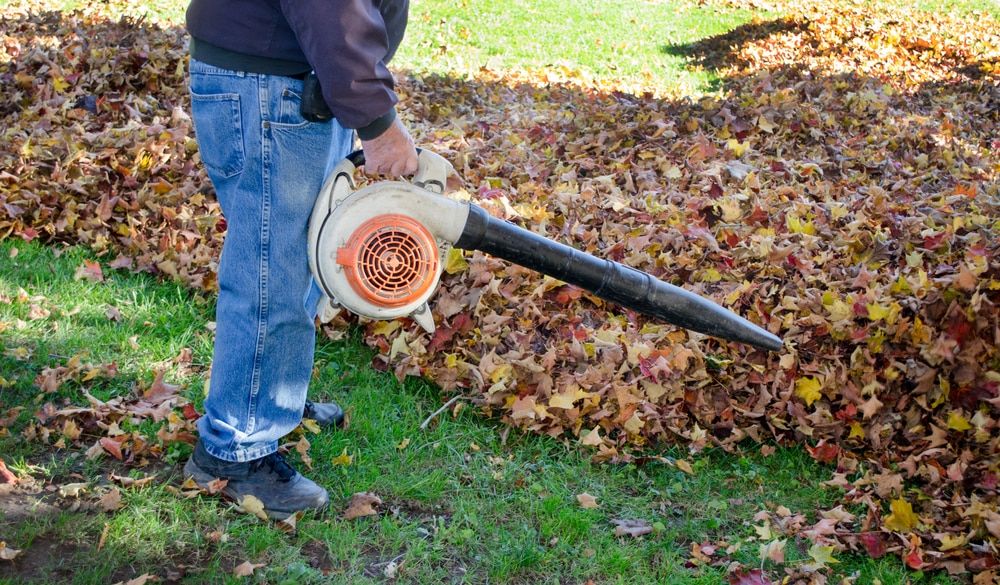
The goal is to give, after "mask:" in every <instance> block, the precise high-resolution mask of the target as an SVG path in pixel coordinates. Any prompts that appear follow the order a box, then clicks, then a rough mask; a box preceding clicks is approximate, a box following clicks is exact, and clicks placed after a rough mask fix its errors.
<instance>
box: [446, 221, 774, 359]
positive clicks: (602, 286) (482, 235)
mask: <svg viewBox="0 0 1000 585" xmlns="http://www.w3.org/2000/svg"><path fill="white" fill-rule="evenodd" d="M455 246H456V247H458V248H462V249H465V250H480V251H482V252H486V253H487V254H490V255H493V256H497V257H498V258H503V259H504V260H508V261H510V262H513V263H515V264H519V265H521V266H524V267H525V268H530V269H532V270H536V271H538V272H541V273H542V274H547V275H549V276H551V277H553V278H558V279H559V280H561V281H563V282H567V283H569V284H572V285H575V286H578V287H580V288H583V289H585V290H587V291H589V292H591V293H592V294H594V295H596V296H598V297H600V298H602V299H605V300H607V301H611V302H613V303H617V304H619V305H621V306H623V307H628V308H630V309H633V310H635V311H638V312H640V313H642V314H644V315H648V316H650V317H655V318H657V319H662V320H663V321H666V322H667V323H670V324H672V325H679V326H681V327H684V328H685V329H691V330H693V331H697V332H699V333H704V334H706V335H711V336H713V337H720V338H722V339H728V340H730V341H739V342H741V343H747V344H749V345H752V346H754V347H758V348H761V349H767V350H771V351H779V350H780V349H781V348H782V346H783V344H782V341H781V339H780V338H779V337H777V336H776V335H774V334H772V333H770V332H768V331H765V330H764V329H762V328H760V327H758V326H757V325H754V324H753V323H751V322H750V321H747V320H746V319H744V318H743V317H740V316H739V315H737V314H735V313H733V312H732V311H730V310H728V309H726V308H724V307H721V306H719V305H717V304H715V303H714V302H712V301H710V300H708V299H706V298H703V297H700V296H698V295H696V294H694V293H691V292H688V291H686V290H684V289H682V288H679V287H676V286H674V285H672V284H668V283H666V282H663V281H662V280H659V279H657V278H654V277H653V276H651V275H649V274H646V273H645V272H642V271H639V270H636V269H634V268H630V267H628V266H625V265H623V264H619V263H617V262H613V261H611V260H603V259H601V258H597V257H594V256H591V255H590V254H587V253H585V252H581V251H579V250H577V249H575V248H572V247H570V246H566V245H564V244H560V243H558V242H554V241H552V240H549V239H547V238H544V237H542V236H539V235H538V234H535V233H533V232H530V231H528V230H525V229H523V228H520V227H518V226H516V225H514V224H512V223H510V222H507V221H502V220H498V219H495V218H493V217H491V216H490V215H489V214H488V213H486V211H484V210H483V209H482V208H481V207H478V206H476V205H469V219H468V221H467V222H466V224H465V229H464V231H463V232H462V237H461V238H459V239H458V241H456V242H455Z"/></svg>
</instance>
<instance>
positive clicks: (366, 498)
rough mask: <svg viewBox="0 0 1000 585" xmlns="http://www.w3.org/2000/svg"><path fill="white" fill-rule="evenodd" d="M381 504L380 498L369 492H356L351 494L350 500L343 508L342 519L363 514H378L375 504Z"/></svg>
mask: <svg viewBox="0 0 1000 585" xmlns="http://www.w3.org/2000/svg"><path fill="white" fill-rule="evenodd" d="M381 505H382V498H380V497H378V496H376V495H375V494H373V493H371V492H358V493H356V494H354V495H353V496H351V501H350V502H348V504H347V509H346V510H344V520H353V519H355V518H362V517H364V516H374V515H376V514H378V511H377V510H376V509H375V507H376V506H381Z"/></svg>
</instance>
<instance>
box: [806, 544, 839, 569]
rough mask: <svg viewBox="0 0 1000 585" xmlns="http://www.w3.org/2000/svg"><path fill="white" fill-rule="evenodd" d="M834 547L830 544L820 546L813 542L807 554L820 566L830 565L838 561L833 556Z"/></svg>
mask: <svg viewBox="0 0 1000 585" xmlns="http://www.w3.org/2000/svg"><path fill="white" fill-rule="evenodd" d="M834 550H835V549H834V547H833V546H832V545H831V546H820V545H819V544H814V545H812V547H810V548H809V556H810V557H812V560H813V561H814V562H815V563H816V564H817V565H820V566H826V565H832V564H834V563H839V562H840V561H838V560H837V559H835V558H833V551H834Z"/></svg>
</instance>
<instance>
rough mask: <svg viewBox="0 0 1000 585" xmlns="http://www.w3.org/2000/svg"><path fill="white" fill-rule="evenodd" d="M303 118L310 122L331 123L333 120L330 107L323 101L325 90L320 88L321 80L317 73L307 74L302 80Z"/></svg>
mask: <svg viewBox="0 0 1000 585" xmlns="http://www.w3.org/2000/svg"><path fill="white" fill-rule="evenodd" d="M300 110H301V112H302V117H303V118H305V119H306V120H309V121H310V122H329V121H330V120H332V119H333V112H331V111H330V106H328V105H327V104H326V100H325V99H323V90H322V88H320V86H319V78H318V77H316V72H315V71H310V72H309V73H307V74H306V78H305V79H303V80H302V105H301V108H300Z"/></svg>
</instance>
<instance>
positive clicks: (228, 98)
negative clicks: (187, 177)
mask: <svg viewBox="0 0 1000 585" xmlns="http://www.w3.org/2000/svg"><path fill="white" fill-rule="evenodd" d="M191 113H192V114H193V116H192V117H193V118H194V131H195V134H196V135H197V137H198V146H199V148H200V152H201V161H202V162H203V163H204V164H205V167H206V168H207V169H208V171H209V175H210V176H212V175H215V176H218V177H220V178H223V179H228V178H229V177H232V176H234V175H238V174H240V173H241V172H243V166H244V164H245V163H246V155H245V153H244V151H243V125H242V123H241V117H240V95H239V94H237V93H218V94H211V95H202V94H198V93H195V92H193V91H192V92H191Z"/></svg>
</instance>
